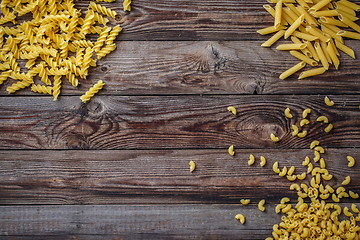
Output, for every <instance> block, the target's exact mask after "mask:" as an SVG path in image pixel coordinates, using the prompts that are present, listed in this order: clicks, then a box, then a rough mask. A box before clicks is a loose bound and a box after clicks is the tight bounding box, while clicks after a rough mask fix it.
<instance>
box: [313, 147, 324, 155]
mask: <svg viewBox="0 0 360 240" xmlns="http://www.w3.org/2000/svg"><path fill="white" fill-rule="evenodd" d="M314 149H315V151H317V152H319V153H325V149H324V148H323V147H321V146H317V147H315V148H314Z"/></svg>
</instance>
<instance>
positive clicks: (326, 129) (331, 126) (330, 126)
mask: <svg viewBox="0 0 360 240" xmlns="http://www.w3.org/2000/svg"><path fill="white" fill-rule="evenodd" d="M333 128H334V126H333V125H332V124H331V123H329V125H328V126H327V127H326V128H325V129H324V131H325V132H327V133H328V132H330V131H331V130H332V129H333Z"/></svg>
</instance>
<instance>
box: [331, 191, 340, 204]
mask: <svg viewBox="0 0 360 240" xmlns="http://www.w3.org/2000/svg"><path fill="white" fill-rule="evenodd" d="M331 199H332V200H333V201H334V202H340V199H339V198H338V197H337V196H336V194H335V193H333V194H332V195H331Z"/></svg>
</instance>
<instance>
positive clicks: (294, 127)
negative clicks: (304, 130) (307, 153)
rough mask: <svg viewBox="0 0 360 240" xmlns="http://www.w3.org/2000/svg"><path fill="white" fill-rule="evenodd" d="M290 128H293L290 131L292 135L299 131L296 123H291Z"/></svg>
mask: <svg viewBox="0 0 360 240" xmlns="http://www.w3.org/2000/svg"><path fill="white" fill-rule="evenodd" d="M291 128H292V129H293V131H292V133H291V134H292V135H293V136H297V135H298V133H299V128H298V127H297V126H296V125H291Z"/></svg>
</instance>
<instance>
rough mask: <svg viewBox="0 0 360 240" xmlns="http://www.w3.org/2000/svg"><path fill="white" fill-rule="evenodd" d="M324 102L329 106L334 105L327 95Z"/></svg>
mask: <svg viewBox="0 0 360 240" xmlns="http://www.w3.org/2000/svg"><path fill="white" fill-rule="evenodd" d="M325 104H326V105H328V106H329V107H331V106H334V104H335V103H334V101H331V100H330V98H329V97H328V96H326V97H325Z"/></svg>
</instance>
